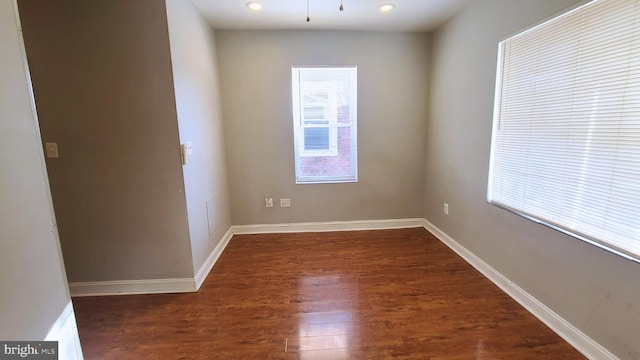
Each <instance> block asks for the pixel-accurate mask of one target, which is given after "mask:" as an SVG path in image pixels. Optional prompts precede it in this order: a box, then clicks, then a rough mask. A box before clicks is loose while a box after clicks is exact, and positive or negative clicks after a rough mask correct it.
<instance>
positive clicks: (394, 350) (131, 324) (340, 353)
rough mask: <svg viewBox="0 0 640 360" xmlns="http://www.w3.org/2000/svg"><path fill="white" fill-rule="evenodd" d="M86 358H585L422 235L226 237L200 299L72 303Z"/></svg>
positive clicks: (169, 297) (84, 300) (413, 232)
mask: <svg viewBox="0 0 640 360" xmlns="http://www.w3.org/2000/svg"><path fill="white" fill-rule="evenodd" d="M73 303H74V307H75V313H76V318H77V322H78V328H79V333H80V340H81V343H82V347H83V350H84V355H85V359H88V360H91V359H300V360H316V359H318V360H320V359H327V360H346V359H545V360H548V359H563V360H566V359H584V357H583V356H582V355H580V354H579V353H578V352H577V351H576V350H575V349H573V348H572V347H571V346H570V345H568V344H567V343H566V342H564V341H563V340H562V339H561V338H560V337H559V336H558V335H556V334H555V333H554V332H552V331H551V330H550V329H548V328H547V327H546V326H545V325H544V324H542V323H541V322H540V321H539V320H537V319H536V318H535V317H533V316H532V315H531V314H529V313H528V312H527V311H526V310H524V309H523V308H522V307H521V306H520V305H518V304H517V303H516V302H515V301H514V300H512V299H511V298H509V297H508V296H507V295H506V294H504V293H503V292H502V291H501V290H499V289H498V288H497V287H496V286H495V285H493V284H492V283H491V282H490V281H489V280H487V279H485V278H484V277H483V276H482V275H481V274H480V273H478V272H477V271H476V270H475V269H473V268H472V267H471V266H470V265H468V264H467V263H466V262H465V261H464V260H462V259H461V258H459V257H458V256H457V255H456V254H455V253H454V252H452V251H451V250H449V249H448V248H447V247H446V246H445V245H443V244H442V243H440V242H439V241H438V240H437V239H436V238H434V237H433V236H432V235H431V234H429V233H428V232H427V231H426V230H424V229H420V228H416V229H400V230H378V231H355V232H331V233H304V234H265V235H236V236H234V237H233V239H232V240H231V242H230V244H229V245H228V247H227V249H226V250H225V252H224V253H223V255H222V256H221V257H220V259H219V261H218V263H217V264H216V265H215V267H214V268H213V270H212V271H211V273H210V274H209V276H208V278H207V279H206V281H205V283H204V284H203V286H202V288H201V290H200V291H199V292H198V293H190V294H159V295H133V296H107V297H93V298H75V299H73Z"/></svg>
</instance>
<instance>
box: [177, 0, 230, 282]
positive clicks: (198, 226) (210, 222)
mask: <svg viewBox="0 0 640 360" xmlns="http://www.w3.org/2000/svg"><path fill="white" fill-rule="evenodd" d="M166 3H167V17H168V23H169V40H170V44H171V64H172V67H173V82H174V87H175V95H176V104H177V111H178V128H179V130H180V142H181V143H185V142H187V141H191V142H192V145H193V154H191V155H189V157H188V164H187V165H184V166H183V176H184V183H185V194H186V200H187V213H188V216H189V233H190V238H191V251H192V256H193V266H194V271H195V272H196V273H197V272H198V270H199V269H200V267H201V266H202V265H203V264H204V262H205V260H206V259H207V257H208V256H209V254H210V253H211V251H212V250H213V248H214V247H215V246H216V245H217V243H218V241H220V239H222V237H223V236H224V234H225V232H226V231H227V230H228V229H229V227H231V214H230V210H229V198H228V194H229V191H228V187H227V166H226V162H225V152H224V151H225V148H224V135H223V128H222V110H221V104H220V88H219V82H218V64H217V56H216V39H215V33H214V31H213V29H211V27H210V26H209V24H208V23H207V22H206V21H205V20H204V18H203V17H202V16H201V15H200V13H199V12H198V11H197V10H196V8H195V7H194V6H193V5H192V4H191V2H190V1H184V0H167V2H166Z"/></svg>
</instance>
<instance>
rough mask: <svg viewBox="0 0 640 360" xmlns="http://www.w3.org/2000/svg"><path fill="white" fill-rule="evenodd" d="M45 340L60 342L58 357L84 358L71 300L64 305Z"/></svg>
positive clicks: (72, 359)
mask: <svg viewBox="0 0 640 360" xmlns="http://www.w3.org/2000/svg"><path fill="white" fill-rule="evenodd" d="M44 340H45V341H57V342H58V358H59V359H68V360H83V359H84V357H83V356H82V348H81V347H80V337H79V336H78V325H77V324H76V316H75V313H74V312H73V304H72V303H71V301H69V303H68V304H67V306H65V307H64V310H62V313H60V316H58V319H56V322H55V323H54V324H53V326H52V327H51V329H50V330H49V333H48V334H47V336H46V337H45V339H44Z"/></svg>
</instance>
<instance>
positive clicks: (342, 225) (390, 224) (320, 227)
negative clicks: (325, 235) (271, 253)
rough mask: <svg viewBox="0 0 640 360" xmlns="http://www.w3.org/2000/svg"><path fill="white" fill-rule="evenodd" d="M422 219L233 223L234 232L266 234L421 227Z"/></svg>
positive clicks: (422, 224)
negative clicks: (259, 223)
mask: <svg viewBox="0 0 640 360" xmlns="http://www.w3.org/2000/svg"><path fill="white" fill-rule="evenodd" d="M423 226H424V219H422V218H413V219H391V220H356V221H328V222H307V223H288V224H261V225H234V226H233V227H232V228H233V233H234V234H267V233H292V232H326V231H353V230H382V229H402V228H412V227H423Z"/></svg>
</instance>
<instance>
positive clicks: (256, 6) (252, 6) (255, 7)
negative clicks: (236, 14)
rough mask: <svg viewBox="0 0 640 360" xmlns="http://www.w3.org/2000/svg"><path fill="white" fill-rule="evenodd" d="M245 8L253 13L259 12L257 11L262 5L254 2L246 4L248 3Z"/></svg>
mask: <svg viewBox="0 0 640 360" xmlns="http://www.w3.org/2000/svg"><path fill="white" fill-rule="evenodd" d="M247 7H248V8H249V9H250V10H253V11H259V10H262V4H261V3H259V2H254V1H251V2H248V3H247Z"/></svg>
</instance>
